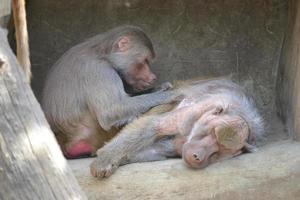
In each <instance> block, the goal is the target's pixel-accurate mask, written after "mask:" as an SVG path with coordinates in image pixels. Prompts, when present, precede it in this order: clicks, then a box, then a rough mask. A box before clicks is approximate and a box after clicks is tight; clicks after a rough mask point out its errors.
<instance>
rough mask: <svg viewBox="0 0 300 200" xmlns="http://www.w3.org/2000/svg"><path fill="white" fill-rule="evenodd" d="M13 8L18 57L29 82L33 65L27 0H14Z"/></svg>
mask: <svg viewBox="0 0 300 200" xmlns="http://www.w3.org/2000/svg"><path fill="white" fill-rule="evenodd" d="M12 8H13V16H14V24H15V30H16V44H17V58H18V61H19V63H20V64H21V66H22V67H23V69H24V72H25V76H26V78H27V80H28V82H30V79H31V66H30V58H29V44H28V32H27V22H26V11H25V0H12Z"/></svg>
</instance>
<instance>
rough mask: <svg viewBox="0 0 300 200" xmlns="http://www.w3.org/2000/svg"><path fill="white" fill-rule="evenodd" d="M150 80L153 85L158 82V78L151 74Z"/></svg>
mask: <svg viewBox="0 0 300 200" xmlns="http://www.w3.org/2000/svg"><path fill="white" fill-rule="evenodd" d="M149 79H150V82H151V83H153V82H154V81H156V79H157V77H156V75H155V74H151V76H150V78H149Z"/></svg>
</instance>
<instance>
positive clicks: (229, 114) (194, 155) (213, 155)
mask: <svg viewBox="0 0 300 200" xmlns="http://www.w3.org/2000/svg"><path fill="white" fill-rule="evenodd" d="M175 91H176V92H178V93H179V94H184V95H185V98H184V99H183V100H182V101H181V102H179V103H177V104H165V105H161V106H157V107H155V108H153V109H152V110H150V111H149V112H148V113H146V114H144V115H143V116H142V117H140V118H138V119H136V120H135V121H133V122H132V123H130V124H128V125H127V126H126V127H125V128H124V129H123V130H122V131H121V132H120V133H119V134H118V135H117V136H116V137H115V138H114V139H112V141H110V142H109V143H108V144H106V145H105V146H104V147H103V148H101V149H99V150H98V151H97V158H96V160H95V161H94V162H93V163H92V164H91V166H90V168H91V174H92V175H93V176H95V177H108V176H110V175H111V174H112V173H113V172H114V171H115V170H116V169H117V168H118V166H119V165H124V164H127V163H133V162H145V161H155V160H164V159H166V158H168V157H179V156H181V157H182V158H183V160H184V161H185V162H186V163H187V164H188V165H189V166H191V167H193V168H203V167H205V166H207V165H208V164H210V163H214V162H216V161H219V160H223V159H225V158H230V157H233V156H236V155H239V154H241V153H242V152H245V151H250V152H251V151H252V150H253V149H254V148H255V147H254V145H255V140H256V137H257V136H259V135H261V134H262V132H263V124H262V118H261V116H260V115H259V114H258V112H257V109H256V108H255V106H254V103H253V101H252V99H251V98H249V97H247V96H246V95H245V93H244V92H243V90H242V88H241V87H240V86H238V85H237V84H235V83H233V82H232V81H230V80H228V79H225V78H219V79H210V80H201V81H197V82H194V83H190V84H186V85H185V86H182V87H180V88H178V89H176V90H175Z"/></svg>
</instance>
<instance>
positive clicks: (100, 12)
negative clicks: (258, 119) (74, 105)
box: [27, 0, 287, 113]
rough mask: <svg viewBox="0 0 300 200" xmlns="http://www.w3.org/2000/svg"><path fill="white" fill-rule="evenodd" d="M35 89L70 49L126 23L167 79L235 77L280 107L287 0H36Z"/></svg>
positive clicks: (32, 12)
mask: <svg viewBox="0 0 300 200" xmlns="http://www.w3.org/2000/svg"><path fill="white" fill-rule="evenodd" d="M27 6H28V8H27V9H28V21H29V33H30V48H31V59H32V66H33V75H34V79H33V81H32V86H33V89H34V90H35V93H36V95H37V96H38V98H39V97H40V92H41V89H42V87H43V83H44V80H45V76H46V73H47V71H48V70H49V67H50V66H51V65H52V64H53V63H54V62H55V61H56V60H57V59H58V58H59V57H60V56H61V55H62V54H63V52H64V51H66V50H67V49H68V48H70V47H71V46H73V45H75V44H77V43H79V42H80V41H82V40H84V39H85V38H87V37H90V36H93V35H95V34H97V33H101V32H103V31H105V30H108V29H110V28H112V27H115V26H117V25H122V24H132V25H138V26H140V27H142V28H143V29H144V30H145V31H146V32H147V33H148V34H149V36H150V38H152V40H153V42H154V47H155V49H156V52H157V55H158V56H157V58H156V61H155V62H154V64H153V67H154V71H155V72H156V73H158V75H159V78H160V80H161V81H163V80H174V79H189V78H195V77H198V76H218V75H228V74H232V73H233V74H235V75H234V78H235V79H236V80H238V81H241V82H242V83H243V84H246V85H247V87H248V89H249V90H250V91H251V92H253V93H254V94H255V96H256V100H257V102H258V104H259V106H260V108H262V109H263V110H265V111H266V110H267V111H268V113H271V112H270V110H273V108H274V98H275V95H274V93H275V89H274V88H275V81H276V74H277V65H278V59H279V54H280V48H281V43H282V38H283V34H284V32H285V29H286V23H287V2H286V1H284V0H240V1H238V0H226V1H224V0H214V1H208V0H186V1H184V0H178V1H175V0H164V1H161V0H151V1H149V0H127V1H125V0H111V1H108V0H107V1H105V0H84V1H80V0H72V1H70V0H51V1H49V0H29V1H28V4H27Z"/></svg>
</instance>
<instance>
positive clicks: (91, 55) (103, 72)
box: [42, 26, 173, 134]
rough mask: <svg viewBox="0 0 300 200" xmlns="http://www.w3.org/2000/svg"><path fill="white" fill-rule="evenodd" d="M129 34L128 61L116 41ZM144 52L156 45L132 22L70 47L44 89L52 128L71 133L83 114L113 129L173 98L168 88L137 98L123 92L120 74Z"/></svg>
mask: <svg viewBox="0 0 300 200" xmlns="http://www.w3.org/2000/svg"><path fill="white" fill-rule="evenodd" d="M127 35H129V36H130V37H131V38H132V41H133V42H132V46H131V47H130V51H128V53H129V55H130V59H129V58H128V56H125V55H124V54H121V53H120V52H117V51H116V42H117V41H118V39H119V38H120V37H122V36H127ZM145 54H149V56H150V57H154V56H155V55H154V50H153V47H152V43H151V41H150V39H149V38H148V37H147V36H146V34H145V33H144V32H143V31H142V30H141V29H140V28H138V27H133V26H123V27H118V28H115V29H113V30H111V31H108V32H106V33H104V34H100V35H97V36H95V37H93V38H90V39H88V40H87V41H85V42H83V43H80V44H78V45H76V46H74V47H73V48H71V49H70V50H68V51H67V52H66V53H65V54H64V55H63V56H62V57H61V58H60V59H59V60H58V61H57V62H56V63H55V64H54V66H53V67H52V69H51V71H50V73H49V74H48V78H47V80H46V83H45V88H44V91H43V98H42V107H43V109H44V111H45V114H46V117H47V119H48V121H49V123H50V124H51V126H52V128H53V129H54V131H59V132H63V133H64V134H69V132H70V130H73V129H72V128H73V127H74V126H77V125H78V124H80V123H81V121H82V118H83V116H84V115H90V116H92V118H94V119H96V120H97V121H98V122H99V124H100V126H101V127H102V128H103V129H105V130H109V129H110V128H111V127H112V126H118V125H122V124H124V123H126V122H128V121H130V120H131V119H133V118H135V117H137V116H139V114H141V113H143V112H145V111H147V110H148V109H149V108H151V107H153V106H156V105H158V104H162V103H167V102H169V101H171V100H172V98H173V97H172V93H171V92H170V91H157V92H154V93H150V94H145V95H139V96H135V97H130V95H129V94H127V93H126V92H125V91H124V86H123V82H122V79H121V77H120V73H122V72H123V71H124V70H125V71H126V67H127V68H128V66H129V65H130V64H132V63H133V62H137V61H138V60H139V59H140V57H141V55H145ZM70 134H71V133H70ZM72 134H74V133H72Z"/></svg>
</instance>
